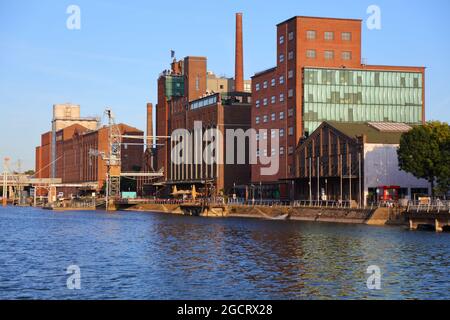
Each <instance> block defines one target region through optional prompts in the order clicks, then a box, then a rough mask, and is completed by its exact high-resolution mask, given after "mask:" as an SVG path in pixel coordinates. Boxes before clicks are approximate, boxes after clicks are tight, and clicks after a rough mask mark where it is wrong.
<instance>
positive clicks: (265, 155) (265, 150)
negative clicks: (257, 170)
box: [263, 149, 267, 157]
mask: <svg viewBox="0 0 450 320" xmlns="http://www.w3.org/2000/svg"><path fill="white" fill-rule="evenodd" d="M263 155H264V157H267V149H264V150H263Z"/></svg>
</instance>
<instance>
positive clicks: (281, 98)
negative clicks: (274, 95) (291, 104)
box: [280, 93, 284, 102]
mask: <svg viewBox="0 0 450 320" xmlns="http://www.w3.org/2000/svg"><path fill="white" fill-rule="evenodd" d="M283 101H284V94H283V93H280V102H283Z"/></svg>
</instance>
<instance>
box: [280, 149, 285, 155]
mask: <svg viewBox="0 0 450 320" xmlns="http://www.w3.org/2000/svg"><path fill="white" fill-rule="evenodd" d="M280 155H281V156H282V155H284V147H280Z"/></svg>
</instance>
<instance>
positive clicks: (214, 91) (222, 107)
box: [155, 14, 251, 194]
mask: <svg viewBox="0 0 450 320" xmlns="http://www.w3.org/2000/svg"><path fill="white" fill-rule="evenodd" d="M243 75H244V67H243V34H242V14H237V15H236V69H235V78H234V79H230V78H225V77H217V76H215V75H214V74H213V73H212V72H208V71H207V59H206V57H193V56H188V57H186V58H184V59H183V60H176V59H174V60H173V62H172V64H171V69H170V70H166V71H164V72H163V73H161V75H160V77H159V79H158V104H157V105H156V133H157V134H156V135H157V136H159V137H166V136H171V135H172V133H173V132H174V131H175V130H177V129H186V130H188V131H189V132H192V133H194V131H195V130H196V128H195V122H201V123H202V127H201V128H200V131H201V132H200V135H203V134H204V133H205V131H206V130H207V129H209V128H217V129H218V130H220V132H222V133H223V134H224V133H225V130H226V129H229V128H231V129H243V130H244V131H246V130H247V129H249V128H250V125H251V94H250V92H249V91H250V89H251V82H250V81H249V80H244V76H243ZM196 143H197V142H196ZM225 144H226V141H223V142H222V143H221V145H220V146H218V148H217V150H219V151H218V152H220V153H222V154H223V153H225ZM199 145H201V146H202V147H205V144H204V143H203V142H201V141H200V142H199ZM247 146H248V144H247ZM172 147H173V142H171V141H170V140H168V141H161V142H160V143H158V145H157V147H156V168H155V169H156V170H157V171H159V170H163V171H164V178H163V179H162V180H161V181H160V184H161V186H166V193H167V192H170V190H171V188H172V187H173V186H177V187H178V188H184V189H186V188H188V189H189V188H191V187H192V185H195V186H196V187H197V188H206V187H208V188H210V190H212V193H213V194H220V193H225V194H229V193H231V192H232V191H236V188H237V187H239V186H241V189H242V188H243V189H245V187H243V186H246V185H247V184H248V183H249V182H250V165H249V164H248V162H247V164H242V165H239V164H233V165H232V164H223V165H222V164H217V163H216V164H207V163H206V162H205V161H204V159H202V160H201V161H200V162H201V163H199V164H195V165H194V164H182V165H180V164H177V165H176V164H174V163H173V161H172V159H171V150H172Z"/></svg>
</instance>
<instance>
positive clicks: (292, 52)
mask: <svg viewBox="0 0 450 320" xmlns="http://www.w3.org/2000/svg"><path fill="white" fill-rule="evenodd" d="M292 59H294V51H289V53H288V60H292Z"/></svg>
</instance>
